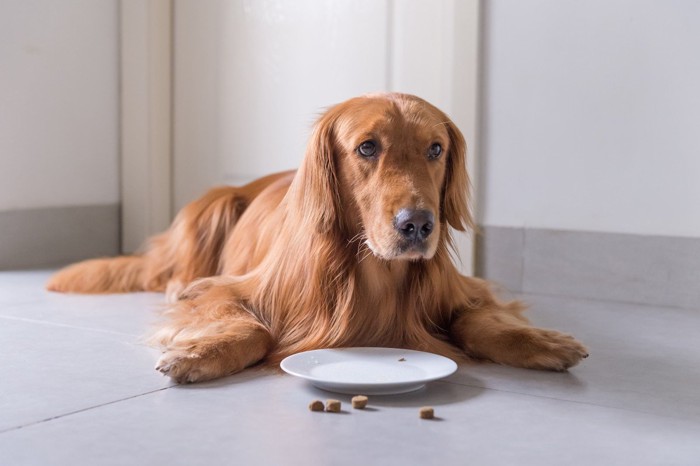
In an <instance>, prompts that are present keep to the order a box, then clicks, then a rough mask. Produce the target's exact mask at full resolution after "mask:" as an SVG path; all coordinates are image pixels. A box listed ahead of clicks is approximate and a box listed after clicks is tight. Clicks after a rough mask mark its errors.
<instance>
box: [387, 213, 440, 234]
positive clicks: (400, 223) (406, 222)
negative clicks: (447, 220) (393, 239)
mask: <svg viewBox="0 0 700 466" xmlns="http://www.w3.org/2000/svg"><path fill="white" fill-rule="evenodd" d="M434 224H435V217H434V216H433V213H432V212H430V211H429V210H415V209H401V210H400V211H399V213H398V214H396V217H394V228H396V231H398V232H399V233H401V235H402V236H403V237H404V238H406V239H408V240H411V241H424V240H425V239H426V238H427V237H428V236H430V233H432V232H433V226H434Z"/></svg>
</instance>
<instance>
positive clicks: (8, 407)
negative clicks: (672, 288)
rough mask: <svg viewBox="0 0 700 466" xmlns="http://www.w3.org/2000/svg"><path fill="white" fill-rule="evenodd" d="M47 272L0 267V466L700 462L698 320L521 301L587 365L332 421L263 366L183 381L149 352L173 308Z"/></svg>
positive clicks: (470, 370)
mask: <svg viewBox="0 0 700 466" xmlns="http://www.w3.org/2000/svg"><path fill="white" fill-rule="evenodd" d="M48 276H49V272H48V271H30V272H0V465H3V466H15V465H17V466H19V465H111V464H114V465H160V464H167V465H197V464H207V465H218V464H243V465H258V464H259V465H314V466H317V465H319V466H323V465H357V464H360V465H363V466H368V465H430V464H440V465H463V464H473V465H482V464H484V465H515V464H518V465H635V466H636V465H698V464H700V338H698V333H699V332H698V330H700V309H689V310H682V309H673V308H661V307H658V306H654V307H645V306H640V305H630V304H620V303H612V302H595V301H583V300H573V299H562V298H555V297H546V296H534V295H530V296H525V297H524V299H525V300H526V301H528V302H530V303H531V304H532V310H531V311H530V313H529V316H530V318H531V319H532V320H533V322H535V323H536V324H538V325H540V326H543V327H552V328H557V329H561V330H565V331H569V332H572V333H574V334H576V336H578V337H579V338H580V339H581V340H583V341H584V342H585V343H586V344H587V345H588V347H589V349H590V351H591V357H590V358H589V359H587V360H585V361H584V362H583V363H582V364H581V365H580V366H578V367H575V368H573V369H572V370H571V371H570V372H569V373H546V372H536V371H527V370H519V369H512V368H508V367H501V366H496V365H492V364H482V365H473V366H465V367H461V368H460V370H459V371H458V372H457V373H456V374H454V375H452V376H450V377H449V378H447V379H445V380H444V381H439V382H433V383H430V384H428V386H427V387H426V388H424V389H422V390H421V391H418V392H414V393H410V394H406V395H397V396H386V397H372V398H370V405H371V406H372V407H373V408H374V409H372V410H367V411H357V410H351V409H347V410H345V412H344V413H343V414H337V415H333V414H325V413H312V412H309V411H308V410H307V408H306V405H307V404H308V402H309V401H310V400H311V399H313V398H321V399H324V398H328V397H336V395H330V394H327V393H324V392H321V391H319V390H317V389H314V388H312V387H310V386H309V385H307V384H306V383H305V382H303V381H301V380H298V379H295V378H293V377H291V376H286V375H280V374H277V373H270V372H265V371H261V370H249V371H246V372H244V373H241V374H239V375H236V376H232V377H229V378H226V379H223V380H219V381H216V382H211V383H206V384H200V385H189V386H173V385H172V384H171V383H170V382H169V381H168V379H166V378H163V377H161V376H160V375H159V374H158V373H156V372H155V371H154V370H153V365H154V363H155V360H156V357H157V352H156V351H154V350H152V349H150V348H147V347H145V346H143V345H142V344H140V342H139V338H140V336H142V335H143V334H144V333H145V332H146V331H147V330H148V328H149V325H150V324H151V323H152V322H153V321H154V320H155V315H156V314H155V310H156V309H157V308H158V307H159V306H160V305H161V303H162V296H161V295H158V294H147V293H141V294H132V295H117V296H65V295H58V294H50V293H47V292H44V291H43V289H42V284H43V283H44V281H45V280H46V278H47V277H48ZM337 398H339V399H341V400H343V401H344V402H345V403H346V406H347V402H348V401H349V397H347V396H343V395H339V396H337ZM423 405H432V406H434V407H435V410H436V415H437V416H439V418H440V419H439V420H434V421H423V420H420V419H418V415H417V413H418V407H420V406H423Z"/></svg>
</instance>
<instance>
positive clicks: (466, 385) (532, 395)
mask: <svg viewBox="0 0 700 466" xmlns="http://www.w3.org/2000/svg"><path fill="white" fill-rule="evenodd" d="M435 382H439V383H445V384H450V385H458V386H460V387H469V388H478V389H481V390H492V391H495V392H501V393H509V394H511V395H521V396H527V397H532V398H539V399H542V400H551V401H560V402H563V403H575V404H579V405H586V406H593V407H596V408H604V409H614V410H616V411H624V412H627V413H636V414H645V415H647V416H654V417H660V418H663V419H674V420H676V421H683V422H693V421H694V419H689V418H684V417H678V416H668V415H663V414H658V413H653V412H650V411H640V410H638V409H630V408H621V407H619V406H610V405H604V404H598V403H593V402H590V401H579V400H568V399H565V398H557V397H553V396H545V395H536V394H533V393H523V392H516V391H513V390H504V389H502V388H494V387H485V386H483V385H471V384H465V383H459V382H452V381H450V380H436V381H435Z"/></svg>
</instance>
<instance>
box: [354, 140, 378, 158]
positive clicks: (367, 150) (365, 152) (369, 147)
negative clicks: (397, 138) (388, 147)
mask: <svg viewBox="0 0 700 466" xmlns="http://www.w3.org/2000/svg"><path fill="white" fill-rule="evenodd" d="M357 153H358V154H360V155H361V156H363V157H374V155H375V154H376V153H377V144H375V143H374V141H365V142H363V143H362V144H360V145H359V147H358V148H357Z"/></svg>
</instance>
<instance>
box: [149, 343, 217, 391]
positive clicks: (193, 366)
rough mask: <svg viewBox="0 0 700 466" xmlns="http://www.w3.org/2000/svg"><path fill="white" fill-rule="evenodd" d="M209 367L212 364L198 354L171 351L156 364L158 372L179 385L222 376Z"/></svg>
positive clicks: (164, 354)
mask: <svg viewBox="0 0 700 466" xmlns="http://www.w3.org/2000/svg"><path fill="white" fill-rule="evenodd" d="M209 366H210V364H208V363H207V361H206V360H205V359H203V358H202V357H201V356H199V355H198V354H196V353H192V352H188V351H182V350H171V351H166V352H165V353H163V356H161V358H160V359H159V360H158V363H156V370H157V371H159V372H161V373H163V375H167V376H168V377H170V378H172V379H173V380H174V381H175V382H177V383H194V382H202V381H205V380H211V379H214V378H216V377H219V376H220V374H218V373H216V372H215V371H212V368H211V367H209Z"/></svg>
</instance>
